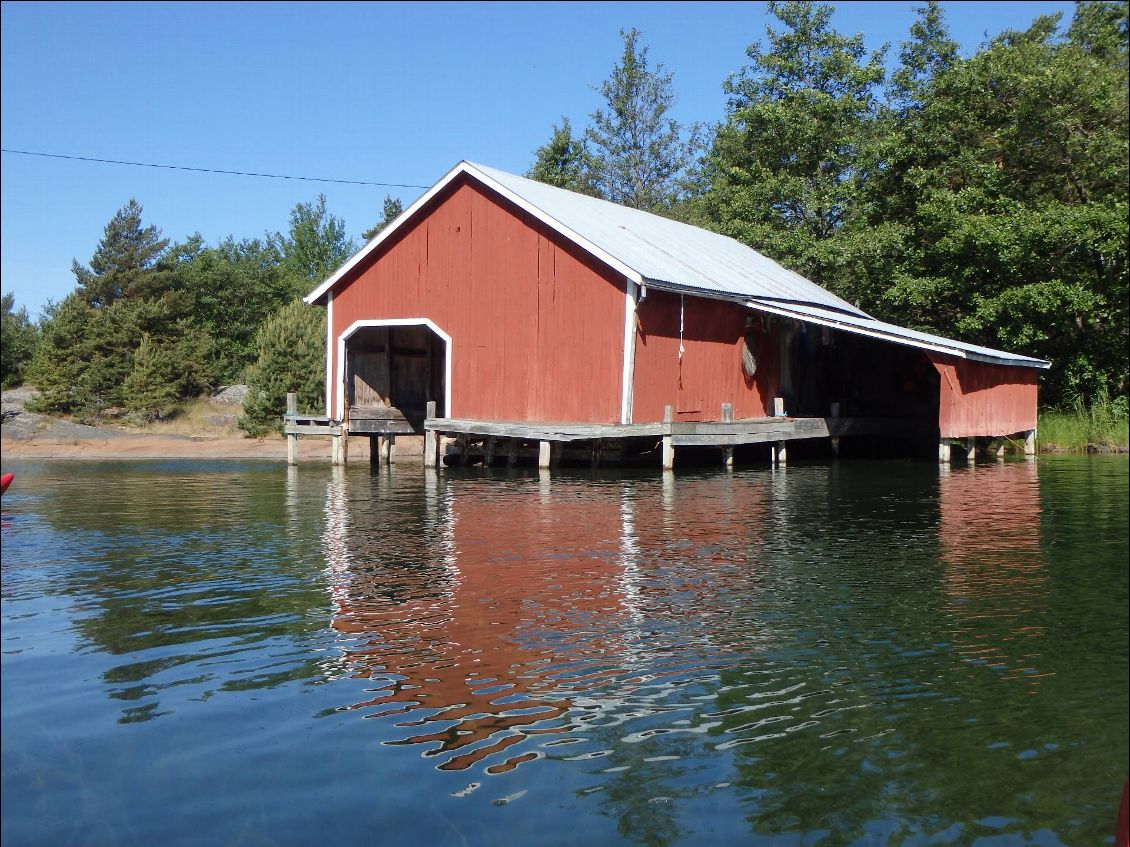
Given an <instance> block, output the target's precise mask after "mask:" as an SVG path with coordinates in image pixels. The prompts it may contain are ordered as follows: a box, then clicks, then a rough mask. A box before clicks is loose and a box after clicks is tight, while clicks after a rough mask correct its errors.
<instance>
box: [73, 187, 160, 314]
mask: <svg viewBox="0 0 1130 847" xmlns="http://www.w3.org/2000/svg"><path fill="white" fill-rule="evenodd" d="M141 212H142V207H141V204H140V203H138V202H137V200H136V199H134V198H132V197H131V198H130V201H129V203H127V204H126V205H125V206H123V207H122V208H120V209H118V211H117V212H116V213H115V214H114V217H113V218H111V219H110V222H109V223H108V224H106V228H105V231H104V235H103V236H102V240H101V241H100V242H99V243H98V249H97V250H95V251H94V257H93V258H92V259H91V260H90V267H89V268H86V267H83V266H82V265H80V264H79V263H78V261H77V260H76V261H74V262H72V263H71V269H72V270H73V271H74V275H75V279H76V280H77V281H78V287H79V291H80V292H81V293H82V296H83V297H84V298H85V300H86V302H87V303H88V304H90V305H91V306H94V307H96V308H97V307H100V306H109V305H110V304H111V303H113V302H114V301H115V300H117V299H118V298H120V297H123V296H137V295H139V294H142V293H144V292H145V291H146V290H147V289H148V286H147V285H146V282H147V280H146V277H147V275H148V273H149V272H150V271H152V270H153V268H154V266H155V265H156V263H157V261H158V260H159V259H160V257H161V255H162V254H163V253H164V251H165V248H166V247H168V245H169V242H168V240H167V239H163V238H161V231H160V230H159V229H157V227H155V226H148V227H143V226H142V225H141Z"/></svg>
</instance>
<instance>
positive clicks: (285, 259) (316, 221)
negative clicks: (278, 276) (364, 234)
mask: <svg viewBox="0 0 1130 847" xmlns="http://www.w3.org/2000/svg"><path fill="white" fill-rule="evenodd" d="M271 243H272V244H273V246H274V247H275V248H277V249H278V251H279V253H280V255H281V259H280V270H281V272H282V274H283V276H284V278H285V280H286V281H287V284H288V285H289V292H290V296H292V297H300V296H302V295H305V294H308V293H309V292H310V290H311V289H313V288H314V287H316V286H317V285H318V283H320V282H322V281H323V280H324V279H326V278H327V277H328V276H330V275H331V274H333V272H334V271H336V270H337V269H338V268H339V267H341V266H342V265H343V264H345V261H346V259H348V258H349V257H350V256H352V255H353V253H354V252H356V250H357V245H356V244H354V243H353V241H352V240H351V239H348V238H346V236H345V222H344V221H343V220H342V219H341V218H338V217H335V216H334V215H331V214H330V213H329V212H328V211H326V197H325V195H324V194H319V195H318V199H317V200H316V201H314V202H313V203H298V204H297V205H296V206H295V207H294V208H293V209H292V210H291V212H290V230H289V231H288V232H287V234H286V235H283V234H282V233H275V235H274V236H273V237H272V239H271Z"/></svg>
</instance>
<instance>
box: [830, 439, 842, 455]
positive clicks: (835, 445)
mask: <svg viewBox="0 0 1130 847" xmlns="http://www.w3.org/2000/svg"><path fill="white" fill-rule="evenodd" d="M831 441H832V455H833V456H835V457H836V458H837V459H838V458H840V437H839V436H838V435H833V436H832V439H831Z"/></svg>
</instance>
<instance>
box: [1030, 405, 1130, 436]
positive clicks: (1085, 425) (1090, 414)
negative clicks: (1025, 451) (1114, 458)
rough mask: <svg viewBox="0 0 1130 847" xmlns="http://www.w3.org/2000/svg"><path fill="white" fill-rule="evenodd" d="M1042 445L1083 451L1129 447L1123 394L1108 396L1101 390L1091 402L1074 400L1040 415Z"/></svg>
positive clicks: (1129, 421) (1129, 412) (1128, 413)
mask: <svg viewBox="0 0 1130 847" xmlns="http://www.w3.org/2000/svg"><path fill="white" fill-rule="evenodd" d="M1038 433H1039V442H1040V447H1041V449H1045V450H1052V449H1054V450H1069V451H1084V450H1092V449H1096V448H1098V449H1100V450H1104V449H1105V450H1125V449H1126V448H1127V447H1130V410H1128V407H1127V402H1126V397H1125V396H1121V397H1116V398H1114V399H1111V398H1110V397H1109V396H1108V395H1107V394H1106V393H1105V392H1100V393H1099V395H1098V396H1097V397H1096V398H1095V400H1094V401H1093V402H1092V403H1091V405H1090V406H1087V405H1085V404H1084V403H1083V401H1082V400H1076V401H1075V403H1073V404H1072V405H1071V406H1070V407H1068V408H1066V409H1050V410H1048V411H1045V412H1043V413H1042V414H1041V415H1040V422H1039V429H1038Z"/></svg>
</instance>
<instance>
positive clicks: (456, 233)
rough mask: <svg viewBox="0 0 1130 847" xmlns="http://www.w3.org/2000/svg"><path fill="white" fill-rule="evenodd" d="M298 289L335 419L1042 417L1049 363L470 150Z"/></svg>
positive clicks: (982, 422)
mask: <svg viewBox="0 0 1130 847" xmlns="http://www.w3.org/2000/svg"><path fill="white" fill-rule="evenodd" d="M306 301H307V302H308V303H311V304H322V305H324V306H325V307H326V310H327V313H328V331H327V338H326V349H327V363H328V364H327V372H326V397H327V402H326V414H327V416H328V417H329V418H331V419H333V420H335V421H345V422H346V426H347V428H348V431H349V432H353V433H357V432H370V433H374V432H375V433H382V434H396V433H408V432H417V433H418V432H422V431H423V429H424V423H425V410H426V408H427V403H428V402H429V401H431V402H435V403H436V409H435V413H434V417H433V421H434V420H436V419H443V420H446V421H448V424H446V425H444V426H442V427H440V426H438V425H437V426H436V428H437V429H446V430H448V431H460V432H470V431H472V429H473V427H472V425H471V424H468V423H467V422H495V423H498V422H510V423H512V424H522V423H524V424H530V425H534V424H538V425H541V424H558V425H559V424H568V425H574V426H576V425H586V426H588V427H589V429H587V430H581V429H575V430H574V435H576V434H577V433H582V434H584V433H587V434H589V435H593V434H596V436H597V437H599V436H600V435H607V436H614V435H626V434H633V433H638V434H649V433H651V434H654V433H653V432H652V430H651V429H647V427H646V426H642V425H655V424H660V423H662V422H663V421H664V414H665V410H666V408H667V407H671V412H670V417H671V426H673V427H674V430H672V429H671V426H669V427H668V429H667V430H664V433H663V434H666V435H670V433H671V432H672V431H676V432H677V431H680V430H679V425H680V424H691V423H698V424H701V423H703V422H712V421H721V420H722V419H723V415H724V412H723V406H724V404H728V409H727V410H726V413H725V416H726V417H727V418H730V417H732V419H733V420H734V421H736V422H740V421H747V422H748V421H764V420H766V419H772V418H775V419H777V420H780V419H781V418H783V417H784V418H788V419H789V420H797V419H832V420H849V419H869V420H875V419H892V420H893V419H898V420H902V421H910V422H913V423H915V424H917V425H919V428H920V429H922V430H924V431H928V433H929V435H930V437H931V438H932V439H933V440H934V442H935V443H936V442H937V441H938V440H941V441H943V442H945V443H948V441H947V440H948V439H967V438H974V437H1001V436H1009V435H1014V434H1016V433H1030V432H1032V431H1034V430H1035V427H1036V376H1037V372H1038V370H1039V369H1041V368H1044V367H1047V365H1048V363H1047V362H1044V361H1041V360H1038V359H1032V358H1028V357H1024V356H1017V355H1013V354H1010V353H1005V352H1001V351H996V350H990V349H986V348H982V347H977V346H974V345H970V344H965V343H962V342H959V341H953V340H951V339H946V338H941V337H938V336H933V335H928V334H925V333H920V332H915V331H913V330H908V329H904V328H902V327H898V326H893V325H891V324H886V323H883V322H881V321H877V320H875V319H874V318H872V317H870V316H869V315H867V314H866V313H864V312H863V311H861V310H860V309H858V308H856V307H855V306H853V305H852V304H850V303H847V302H846V301H844V300H842V299H840V298H838V297H836V296H835V295H833V294H831V293H830V292H828V291H826V290H824V289H822V288H820V287H819V286H817V285H816V284H814V283H812V282H810V281H809V280H807V279H804V278H803V277H801V276H799V275H798V274H796V273H793V272H792V271H789V270H787V269H786V268H784V267H782V266H780V265H779V264H777V263H776V262H773V261H772V260H770V259H768V258H767V257H765V256H763V255H761V254H760V253H758V252H756V251H755V250H752V249H750V248H749V247H747V246H745V245H743V244H740V243H739V242H737V241H734V240H733V239H730V238H727V237H725V236H721V235H718V234H716V233H712V232H708V231H706V230H702V229H699V228H697V227H693V226H689V225H687V224H683V223H679V222H676V221H672V220H668V219H665V218H661V217H658V216H655V215H651V214H648V213H646V212H641V211H638V210H635V209H629V208H626V207H623V206H618V205H616V204H613V203H609V202H606V201H603V200H598V199H595V198H592V197H586V196H582V195H579V194H575V193H573V192H570V191H565V190H563V189H559V188H553V187H551V186H548V185H544V184H542V183H538V182H533V181H531V180H527V179H524V178H522V177H518V176H514V175H512V174H507V173H503V172H501V171H497V170H494V169H491V168H487V167H483V166H480V165H474V164H471V163H468V162H461V163H460V164H458V165H457V166H455V167H454V168H453V169H452V170H451V171H450V172H448V173H447V174H446V175H445V176H444V177H443V178H442V179H441V180H440V181H439V182H438V183H436V185H435V186H433V187H432V188H431V189H430V190H429V191H427V192H426V193H425V194H424V195H423V196H422V197H421V198H420V199H419V200H417V201H416V202H415V203H414V204H413V205H412V206H411V207H410V208H408V209H407V210H406V211H405V212H404V213H403V214H402V215H401V216H400V217H399V218H397V219H396V220H395V221H394V222H393V223H392V224H390V225H389V226H388V227H386V228H385V229H384V230H383V231H382V232H381V233H380V234H379V235H378V236H377V237H376V238H374V239H373V240H372V241H370V242H369V243H368V244H367V245H366V246H365V247H364V248H363V249H362V250H360V251H359V252H358V253H357V254H356V255H354V256H353V257H352V258H351V259H350V260H349V261H348V262H347V263H346V264H345V265H344V266H343V267H342V268H341V269H339V270H338V271H337V272H336V273H335V274H334V275H333V276H332V277H330V278H329V279H328V280H326V281H325V282H324V283H323V284H322V285H320V286H319V287H318V288H317V289H315V290H314V291H313V292H311V293H310V295H309V296H308V297H307V298H306ZM730 410H732V415H731V414H730ZM456 421H460V422H463V424H462V425H463V427H464V428H463V429H462V430H458V429H449V427H455V422H456ZM629 425H630V426H631V427H634V429H625V428H624V427H626V426H629ZM601 426H603V427H608V429H606V430H600V429H593V428H592V427H601ZM616 427H619V429H617V428H616ZM653 428H654V427H653ZM747 429H748V427H747ZM535 430H537V427H534V428H533V429H531V430H530V432H535ZM485 431H487V430H484V432H485ZM537 431H538V432H541V433H542V434H541V436H535V437H541V438H545V437H547V436H546V435H545V433H546V430H545V428H544V427H543V428H542V429H541V430H537ZM562 431H564V430H562ZM655 431H656V432H658V430H655ZM683 431H684V432H690V431H691V430H686V429H684V430H683ZM694 431H695V432H699V433H700V434H701V433H702V432H706V430H702V429H700V430H694ZM710 431H711V432H719V431H720V430H717V429H714V430H710ZM831 432H832V430H830V429H829V430H821V431H819V432H817V431H816V430H810V431H809V435H808V436H807V437H812V433H816V434H829V433H831ZM705 437H706V436H702V438H705ZM797 437H803V436H797ZM702 438H700V439H699V440H698V441H694V440H688V441H686V442H685V443H688V444H690V443H705V442H704V441H702ZM754 440H767V439H766V438H762V439H754ZM717 443H718V444H719V445H723V446H724V445H726V444H736V443H743V442H742V441H741V440H740V439H739V440H737V441H734V440H731V441H726V440H725V439H723V440H720V441H718V442H717Z"/></svg>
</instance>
